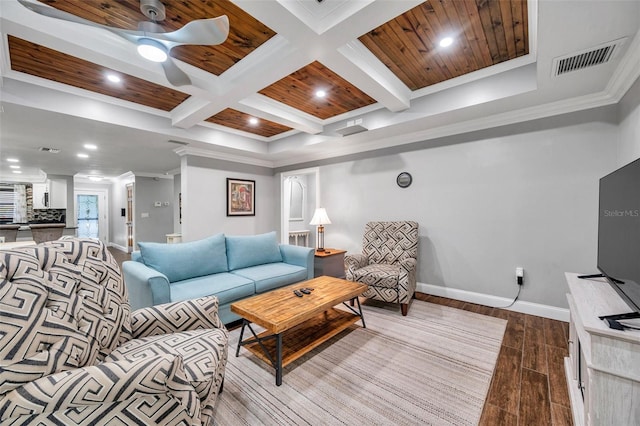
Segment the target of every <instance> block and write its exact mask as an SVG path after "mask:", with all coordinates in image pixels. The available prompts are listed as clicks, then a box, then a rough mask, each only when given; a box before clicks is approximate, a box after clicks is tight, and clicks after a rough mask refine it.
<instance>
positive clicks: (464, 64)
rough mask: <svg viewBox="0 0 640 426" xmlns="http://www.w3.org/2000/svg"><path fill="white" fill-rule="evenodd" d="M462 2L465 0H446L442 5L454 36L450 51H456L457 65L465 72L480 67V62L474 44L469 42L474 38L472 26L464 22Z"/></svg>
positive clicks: (464, 12)
mask: <svg viewBox="0 0 640 426" xmlns="http://www.w3.org/2000/svg"><path fill="white" fill-rule="evenodd" d="M464 3H465V1H451V0H447V1H445V2H443V3H442V5H443V7H444V10H445V12H446V13H447V17H448V18H449V22H450V23H451V25H452V28H451V29H450V30H451V31H452V33H453V34H455V37H456V40H455V42H454V43H455V44H454V46H453V48H454V49H453V50H452V53H453V52H456V54H455V56H456V58H458V60H459V62H460V64H459V66H460V67H461V69H463V70H464V73H465V74H466V73H470V72H473V71H476V70H479V69H480V68H482V62H479V61H478V58H476V56H475V54H474V46H472V44H471V41H472V40H473V38H474V34H473V28H471V26H470V25H468V24H466V22H468V21H467V19H466V16H465V14H466V8H465V7H464Z"/></svg>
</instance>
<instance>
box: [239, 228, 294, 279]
mask: <svg viewBox="0 0 640 426" xmlns="http://www.w3.org/2000/svg"><path fill="white" fill-rule="evenodd" d="M227 258H228V260H229V270H230V271H233V270H234V269H241V268H246V267H249V266H255V265H263V264H265V263H273V262H282V255H281V254H280V248H279V246H278V239H277V238H276V233H275V231H272V232H268V233H266V234H259V235H240V236H233V237H227Z"/></svg>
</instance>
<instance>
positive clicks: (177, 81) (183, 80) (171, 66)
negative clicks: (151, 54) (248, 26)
mask: <svg viewBox="0 0 640 426" xmlns="http://www.w3.org/2000/svg"><path fill="white" fill-rule="evenodd" d="M162 68H163V69H164V75H165V76H166V77H167V80H168V81H169V83H171V84H173V85H174V86H186V85H188V84H191V79H190V78H189V76H188V75H187V74H186V73H185V72H184V71H182V70H181V69H180V68H178V65H176V63H175V62H174V61H173V59H172V58H171V57H169V58H167V60H166V61H164V62H162Z"/></svg>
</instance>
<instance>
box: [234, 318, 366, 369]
mask: <svg viewBox="0 0 640 426" xmlns="http://www.w3.org/2000/svg"><path fill="white" fill-rule="evenodd" d="M359 320H360V317H359V316H358V315H354V314H352V313H351V312H347V311H343V310H338V309H335V308H331V309H329V310H328V311H326V312H324V313H321V314H318V315H316V316H315V317H313V318H311V319H308V320H307V321H305V322H303V323H302V324H300V325H298V326H297V327H294V328H290V329H289V330H287V331H285V332H284V333H282V366H283V367H286V366H287V365H289V364H290V363H292V362H293V361H295V360H297V359H298V358H300V357H301V356H302V355H304V354H306V353H307V352H309V351H311V350H313V349H315V348H316V347H318V346H320V345H321V344H322V343H324V342H326V341H327V340H329V339H331V338H332V337H334V336H335V335H337V334H339V333H340V332H342V331H343V330H346V329H347V328H349V327H350V326H351V325H352V324H354V323H356V322H358V321H359ZM269 335H271V333H269V332H268V331H264V332H262V333H260V334H258V337H260V338H263V337H267V336H269ZM263 345H264V346H265V347H266V348H267V350H268V351H269V354H270V355H271V357H272V358H273V359H275V358H276V342H275V339H271V340H267V341H264V342H263ZM245 348H247V349H248V350H249V351H251V352H252V353H253V354H254V355H255V356H257V357H258V358H260V359H261V360H263V361H264V362H266V363H267V364H269V363H271V361H270V360H269V357H268V356H267V355H266V354H265V353H264V351H263V350H262V347H261V346H260V344H258V343H257V342H256V343H251V344H248V345H246V346H245Z"/></svg>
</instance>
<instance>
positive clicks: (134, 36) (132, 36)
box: [18, 0, 144, 43]
mask: <svg viewBox="0 0 640 426" xmlns="http://www.w3.org/2000/svg"><path fill="white" fill-rule="evenodd" d="M18 3H20V4H21V5H23V6H24V7H26V8H27V9H29V10H30V11H32V12H35V13H37V14H38V15H42V16H46V17H48V18H54V19H60V20H62V21H68V22H73V23H76V24H81V25H87V26H90V27H95V28H102V29H105V30H107V31H110V32H112V33H114V34H116V35H118V36H120V37H123V38H124V39H126V40H129V41H131V42H134V43H135V42H136V41H138V39H140V38H142V36H143V34H144V33H142V32H139V31H130V30H124V29H121V28H113V27H109V26H107V25H102V24H98V23H97V22H93V21H89V20H88V19H84V18H81V17H79V16H76V15H72V14H71V13H68V12H65V11H63V10H59V9H56V8H55V7H50V6H45V5H43V4H40V3H35V2H31V1H28V0H18Z"/></svg>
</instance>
